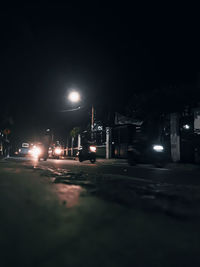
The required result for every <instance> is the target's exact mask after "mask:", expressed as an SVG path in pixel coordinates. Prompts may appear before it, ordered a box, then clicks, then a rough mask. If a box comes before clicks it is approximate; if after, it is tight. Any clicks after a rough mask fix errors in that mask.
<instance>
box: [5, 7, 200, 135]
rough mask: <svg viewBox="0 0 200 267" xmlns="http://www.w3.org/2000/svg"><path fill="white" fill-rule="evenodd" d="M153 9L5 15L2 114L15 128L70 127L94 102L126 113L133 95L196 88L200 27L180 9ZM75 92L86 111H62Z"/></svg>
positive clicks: (64, 10)
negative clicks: (187, 86)
mask: <svg viewBox="0 0 200 267" xmlns="http://www.w3.org/2000/svg"><path fill="white" fill-rule="evenodd" d="M151 8H152V10H150V9H149V10H147V11H146V12H144V10H142V11H141V10H140V12H138V11H137V9H136V8H134V7H131V6H130V7H129V6H126V5H124V6H118V7H115V6H110V7H101V6H100V5H99V6H97V5H96V6H93V7H92V6H89V7H86V6H84V7H80V6H79V5H78V4H77V6H74V7H69V6H62V7H58V6H55V5H47V6H46V7H26V8H10V9H5V10H3V9H2V10H1V20H0V23H1V26H0V27H1V44H0V47H1V51H0V56H1V61H0V68H1V75H0V78H1V105H0V110H1V114H4V113H7V114H10V115H12V117H13V118H14V122H15V128H17V129H24V128H26V129H27V128H28V129H29V130H30V129H32V130H34V131H36V132H37V129H42V128H45V127H54V128H56V127H61V125H62V127H63V128H65V123H67V125H68V126H69V127H71V125H75V124H79V123H80V122H81V121H84V120H87V118H88V116H89V113H88V112H89V107H90V106H91V104H92V103H94V105H95V106H96V108H97V112H98V110H99V114H102V113H103V111H107V110H121V109H122V108H123V107H124V106H125V105H126V103H127V101H128V99H130V97H131V96H132V95H133V94H134V92H145V91H150V90H152V89H154V88H160V87H162V86H169V85H176V86H180V85H182V84H195V83H196V77H197V73H198V72H199V70H200V68H199V59H200V57H199V44H200V43H199V39H198V31H197V30H196V29H198V23H197V22H195V21H193V19H192V16H191V14H187V13H183V14H182V13H181V11H180V10H179V11H178V12H174V13H173V14H171V13H169V12H168V11H166V12H165V13H164V12H163V9H161V11H160V12H159V16H155V14H156V15H157V14H158V12H157V11H156V10H153V7H151ZM180 14H181V15H180ZM70 88H77V89H78V90H80V92H81V94H82V96H83V102H84V106H85V109H83V112H74V113H70V114H69V113H61V112H59V111H60V110H63V109H67V108H71V107H70V106H69V103H67V100H66V95H67V90H68V89H70ZM77 114H78V115H77ZM62 127H61V128H62ZM25 132H26V130H25Z"/></svg>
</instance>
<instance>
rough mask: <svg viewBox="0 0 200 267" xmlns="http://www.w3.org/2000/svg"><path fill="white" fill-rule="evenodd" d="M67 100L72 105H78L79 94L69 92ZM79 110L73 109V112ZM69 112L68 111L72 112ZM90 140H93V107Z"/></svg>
mask: <svg viewBox="0 0 200 267" xmlns="http://www.w3.org/2000/svg"><path fill="white" fill-rule="evenodd" d="M68 99H69V100H70V102H72V103H78V102H80V100H81V96H80V94H79V92H77V91H71V92H70V93H69V95H68ZM78 109H80V107H78V108H76V109H73V110H78ZM73 110H70V111H73ZM91 139H92V140H93V139H94V106H93V105H92V114H91Z"/></svg>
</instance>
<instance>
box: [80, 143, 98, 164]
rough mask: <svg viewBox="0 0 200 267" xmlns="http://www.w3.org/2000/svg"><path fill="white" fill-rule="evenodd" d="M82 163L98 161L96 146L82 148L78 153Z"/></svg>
mask: <svg viewBox="0 0 200 267" xmlns="http://www.w3.org/2000/svg"><path fill="white" fill-rule="evenodd" d="M77 157H78V159H79V161H80V162H82V161H84V160H90V162H91V163H95V161H96V146H89V147H80V149H79V150H78V153H77Z"/></svg>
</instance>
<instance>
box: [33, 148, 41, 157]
mask: <svg viewBox="0 0 200 267" xmlns="http://www.w3.org/2000/svg"><path fill="white" fill-rule="evenodd" d="M31 154H32V156H33V157H38V156H39V155H40V154H41V149H40V148H38V147H34V148H33V149H32V150H31Z"/></svg>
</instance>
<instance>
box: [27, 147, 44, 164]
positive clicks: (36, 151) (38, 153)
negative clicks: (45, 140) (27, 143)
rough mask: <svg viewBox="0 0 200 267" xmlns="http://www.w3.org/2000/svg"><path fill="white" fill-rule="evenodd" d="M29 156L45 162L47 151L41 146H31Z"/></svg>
mask: <svg viewBox="0 0 200 267" xmlns="http://www.w3.org/2000/svg"><path fill="white" fill-rule="evenodd" d="M30 154H31V155H32V157H33V158H34V159H37V160H39V161H40V159H43V160H44V161H46V160H47V158H48V151H47V149H45V147H44V146H42V145H37V146H33V148H32V149H31V151H30Z"/></svg>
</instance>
